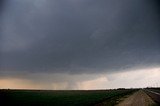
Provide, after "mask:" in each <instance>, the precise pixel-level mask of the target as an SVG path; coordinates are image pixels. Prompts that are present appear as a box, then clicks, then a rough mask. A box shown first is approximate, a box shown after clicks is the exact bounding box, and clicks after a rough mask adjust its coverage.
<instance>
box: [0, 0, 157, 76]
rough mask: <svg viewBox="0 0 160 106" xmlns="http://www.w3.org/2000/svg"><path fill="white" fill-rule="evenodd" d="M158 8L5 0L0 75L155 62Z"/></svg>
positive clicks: (84, 0)
mask: <svg viewBox="0 0 160 106" xmlns="http://www.w3.org/2000/svg"><path fill="white" fill-rule="evenodd" d="M157 3H158V1H157ZM158 6H159V5H158V4H156V1H151V0H117V1H113V0H101V1H97V0H34V1H33V0H6V2H5V5H4V6H3V9H2V10H3V11H1V18H0V30H1V32H0V35H1V36H0V38H1V40H0V45H1V46H0V53H1V54H0V58H1V60H0V72H1V73H4V74H1V76H3V75H5V73H7V74H6V75H13V73H14V72H15V73H16V72H17V71H18V72H28V73H30V72H31V73H33V72H35V73H81V74H83V73H101V72H113V71H114V72H118V71H121V70H124V69H129V68H144V67H153V66H158V65H160V64H159V63H160V36H159V34H160V20H159V8H158Z"/></svg>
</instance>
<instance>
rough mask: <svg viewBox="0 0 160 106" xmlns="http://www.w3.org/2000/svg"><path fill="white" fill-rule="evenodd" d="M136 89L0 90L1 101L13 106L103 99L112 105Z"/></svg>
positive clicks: (66, 105) (81, 104)
mask: <svg viewBox="0 0 160 106" xmlns="http://www.w3.org/2000/svg"><path fill="white" fill-rule="evenodd" d="M135 91H136V90H133V89H125V90H123V89H122V90H59V91H56V90H0V100H1V103H2V102H3V104H5V105H12V106H13V105H14V106H91V105H92V106H93V105H96V104H98V103H101V102H103V101H106V100H107V101H108V102H110V103H109V105H110V106H113V105H115V104H116V103H117V99H118V98H121V97H123V96H125V95H128V94H131V93H133V92H135Z"/></svg>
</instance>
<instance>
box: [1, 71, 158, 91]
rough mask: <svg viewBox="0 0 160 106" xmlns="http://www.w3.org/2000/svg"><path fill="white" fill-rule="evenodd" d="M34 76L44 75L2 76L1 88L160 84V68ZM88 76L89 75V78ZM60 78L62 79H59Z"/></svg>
mask: <svg viewBox="0 0 160 106" xmlns="http://www.w3.org/2000/svg"><path fill="white" fill-rule="evenodd" d="M57 75H58V76H59V77H58V78H55V76H57ZM34 76H40V77H42V79H41V81H39V82H37V81H35V80H39V78H37V79H33V78H31V79H29V78H28V79H27V78H25V79H22V78H1V79H0V88H1V89H44V90H45V89H46V90H94V89H114V88H144V87H158V86H160V77H159V76H160V68H150V69H140V70H131V71H125V72H119V73H111V74H107V73H105V74H92V75H87V74H82V75H69V74H63V75H62V74H52V75H51V74H48V75H47V74H41V75H40V74H36V75H33V76H32V77H34ZM87 77H89V79H88V78H87ZM62 78H64V79H62ZM48 79H50V80H48ZM60 79H61V81H59V80H60ZM56 80H57V81H56ZM52 81H53V82H52Z"/></svg>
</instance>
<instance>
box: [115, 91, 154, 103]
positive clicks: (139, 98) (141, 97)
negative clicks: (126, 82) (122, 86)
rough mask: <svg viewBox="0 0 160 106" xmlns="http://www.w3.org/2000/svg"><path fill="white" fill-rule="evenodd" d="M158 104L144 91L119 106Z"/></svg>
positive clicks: (138, 92) (136, 93)
mask: <svg viewBox="0 0 160 106" xmlns="http://www.w3.org/2000/svg"><path fill="white" fill-rule="evenodd" d="M153 105H156V103H155V102H154V101H153V100H152V99H151V98H150V97H149V96H148V95H147V94H146V93H145V92H144V91H142V90H139V91H137V92H135V93H134V94H133V95H131V96H129V97H128V98H126V99H124V100H123V101H122V102H120V103H119V104H118V105H117V106H153Z"/></svg>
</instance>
